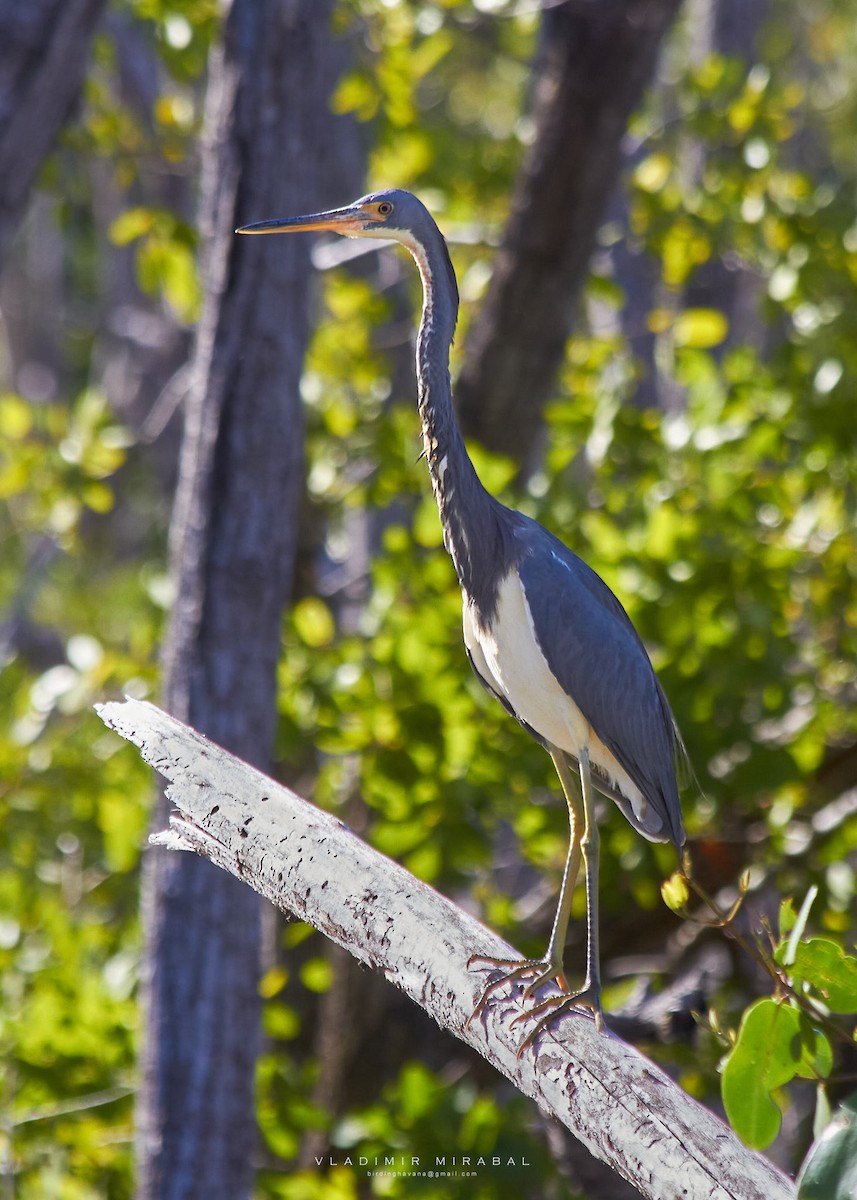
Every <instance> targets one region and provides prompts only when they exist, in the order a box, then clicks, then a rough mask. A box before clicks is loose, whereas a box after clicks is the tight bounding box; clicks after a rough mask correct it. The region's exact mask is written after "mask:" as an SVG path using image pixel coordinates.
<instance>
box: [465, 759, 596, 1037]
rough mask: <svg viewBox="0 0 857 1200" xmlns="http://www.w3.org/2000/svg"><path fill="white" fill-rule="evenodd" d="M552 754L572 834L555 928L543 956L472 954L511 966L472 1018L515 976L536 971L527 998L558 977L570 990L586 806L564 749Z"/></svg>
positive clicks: (491, 985) (483, 960)
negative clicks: (569, 936) (568, 956)
mask: <svg viewBox="0 0 857 1200" xmlns="http://www.w3.org/2000/svg"><path fill="white" fill-rule="evenodd" d="M551 758H552V759H553V764H554V766H555V767H556V772H557V775H559V781H560V783H561V784H562V790H563V793H564V795H565V799H566V803H567V804H568V820H569V827H570V834H569V843H568V854H567V855H566V859H565V869H564V870H563V873H562V885H561V887H560V892H559V902H558V904H557V909H556V915H555V917H554V922H553V928H552V929H551V935H550V941H549V942H548V948H547V951H546V953H545V956H544V958H543V959H494V958H484V957H483V956H482V955H479V954H475V955H473V957H472V958H471V959H470V960H469V962H468V964H467V965H468V966H470V965H471V964H473V963H476V962H478V963H483V964H485V965H486V966H492V967H509V968H510V970H509V971H508V972H506V973H504V974H503V975H501V976H500V978H499V979H495V980H493V981H492V982H491V983H489V984H488V986H487V987H486V989H485V991H484V992H483V993H482V996H481V998H480V1000H479V1003H478V1004H477V1005H476V1008H475V1009H474V1010H473V1014H472V1016H471V1018H470V1020H471V1021H472V1020H473V1017H477V1016H479V1015H480V1013H482V1012H484V1010H485V1008H486V1006H487V1004H488V1002H489V1000H490V999H491V997H492V996H493V995H494V993H495V992H497V991H499V989H500V988H501V987H503V985H504V984H507V983H513V982H514V981H515V980H516V979H522V978H524V977H525V976H527V975H534V976H535V978H534V979H533V980H532V981H531V982H530V983H529V984H528V985H527V987H526V989H525V991H524V996H525V997H526V998H529V997H531V996H533V995H535V993H536V992H537V991H538V989H539V988H540V987H542V985H543V984H545V983H550V981H551V980H552V979H554V980H556V982H557V983H558V984H559V986H560V988H561V989H562V992H563V993H566V992H567V991H568V984H567V983H566V981H565V976H564V974H563V953H564V950H565V936H566V933H567V932H568V921H569V917H570V915H571V902H572V898H573V896H574V885H575V883H576V882H577V875H578V872H579V870H580V861H581V856H582V850H581V831H582V830H584V831H585V827H586V826H585V808H584V807H583V805H582V804H581V798H580V796H579V795H578V792H577V787H576V784H575V781H574V779H573V777H572V775H571V773H570V771H569V769H568V762H567V760H566V757H565V755H564V754H563V752H562V751H561V750H557V751H551ZM561 999H562V996H556V997H552V1001H553V1002H554V1003H556V1002H558V1001H559V1000H561ZM527 1015H529V1014H527ZM516 1020H520V1018H516Z"/></svg>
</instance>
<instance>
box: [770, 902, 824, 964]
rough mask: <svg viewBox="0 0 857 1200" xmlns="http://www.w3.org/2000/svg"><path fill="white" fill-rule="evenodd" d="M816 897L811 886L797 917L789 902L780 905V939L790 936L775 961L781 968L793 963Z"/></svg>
mask: <svg viewBox="0 0 857 1200" xmlns="http://www.w3.org/2000/svg"><path fill="white" fill-rule="evenodd" d="M817 895H818V888H817V887H816V886H815V884H813V886H812V887H811V888H810V889H809V891H808V892H807V894H806V895H805V896H804V900H803V904H802V905H801V906H800V912H799V913H798V914H797V916H795V911H794V906H793V905H792V902H791V900H784V901H783V903H782V904H781V905H780V937H783V938H784V937H786V935H787V934H790V935H791V936H790V937H789V940H788V945H787V946H786V947H785V950H784V952H783V955H782V958H778V959H777V961H778V962H779V963H780V965H781V966H784V967H790V966H791V965H792V963H793V962H794V960H795V952H796V950H797V945H798V942H799V941H800V939H801V938H802V937H803V931H804V930H805V929H806V922H807V920H808V918H809V910H810V909H811V908H812V905H813V902H814V901H815V898H816V896H817ZM786 926H788V928H786Z"/></svg>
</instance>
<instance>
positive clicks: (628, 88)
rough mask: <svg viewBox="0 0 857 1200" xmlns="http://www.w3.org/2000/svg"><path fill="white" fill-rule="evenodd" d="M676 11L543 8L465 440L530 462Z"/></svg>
mask: <svg viewBox="0 0 857 1200" xmlns="http://www.w3.org/2000/svg"><path fill="white" fill-rule="evenodd" d="M679 5H680V0H597V2H593V0H567V3H565V4H559V5H555V6H550V7H546V8H545V12H544V16H543V18H542V45H541V49H540V52H539V56H538V59H537V62H536V64H535V80H536V82H535V93H534V96H535V98H534V118H535V123H536V137H535V141H534V142H533V145H532V147H531V149H530V152H529V154H528V155H527V157H526V159H525V162H524V164H523V167H522V170H521V172H520V174H519V176H518V180H517V183H516V186H515V192H514V195H513V197H512V208H511V214H510V217H509V221H508V224H507V227H506V230H505V233H504V236H503V242H502V245H501V247H500V250H499V252H498V254H497V262H496V265H495V268H494V274H493V276H492V278H491V282H490V284H489V287H488V292H487V295H486V297H485V303H484V304H483V306H482V310H481V312H480V314H479V317H478V318H477V320H476V322H475V324H474V325H473V328H472V331H471V333H470V336H469V338H468V341H467V344H466V346H465V352H464V365H463V368H462V371H461V375H460V377H459V380H458V386H457V397H458V409H459V414H460V417H461V422H462V425H463V427H464V429H465V432H466V433H468V434H470V435H472V436H473V437H476V438H478V439H479V440H480V441H481V442H483V443H484V445H486V446H488V447H490V448H491V449H492V450H496V451H499V452H500V453H503V454H508V455H509V456H510V457H512V458H514V459H515V460H516V461H518V462H520V463H522V464H524V465H525V466H526V464H527V463H528V460H529V458H530V455H531V452H532V449H533V446H534V443H535V440H536V438H537V435H538V431H539V426H540V418H541V412H542V408H543V406H544V404H545V402H546V401H547V399H548V398H549V395H550V390H551V388H552V386H553V382H554V379H555V376H556V371H557V368H558V367H559V364H560V362H561V359H562V355H563V350H564V347H565V343H566V340H567V339H568V336H569V334H570V332H571V328H572V323H573V319H574V307H575V301H576V298H577V296H578V293H579V291H580V288H581V285H582V284H583V282H584V280H585V279H586V272H587V269H588V264H589V257H590V254H591V252H592V248H593V245H594V242H595V236H596V233H597V232H598V227H599V225H600V223H601V221H602V220H603V219H604V214H605V211H606V207H607V202H608V200H609V197H610V193H611V191H612V190H613V188H614V186H615V184H616V179H617V176H618V173H619V169H620V165H621V147H622V139H623V137H624V135H625V130H626V127H627V124H628V119H629V117H630V116H631V114H632V113H633V111H634V109H635V108H636V107H637V106H638V105H639V103H640V100H641V98H642V95H643V91H644V89H645V87H646V85H647V83H648V82H649V80H650V79H651V77H652V74H653V72H654V69H655V64H656V61H657V54H658V49H659V47H660V44H661V39H662V37H663V34H664V32H665V31H666V30H667V29H668V28H669V25H670V24H671V22H672V20H673V18H674V17H675V15H676V12H677V11H678V8H679Z"/></svg>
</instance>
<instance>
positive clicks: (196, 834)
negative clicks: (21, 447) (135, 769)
mask: <svg viewBox="0 0 857 1200" xmlns="http://www.w3.org/2000/svg"><path fill="white" fill-rule="evenodd" d="M99 713H100V715H101V718H102V720H103V721H104V722H105V723H106V724H107V725H109V726H110V727H111V728H113V729H115V730H116V731H117V732H118V733H120V734H121V735H122V737H124V738H126V739H127V740H128V741H131V742H133V743H135V745H137V746H139V747H140V750H141V752H142V754H143V757H144V758H145V759H146V761H147V762H149V763H151V765H152V766H153V767H154V768H155V769H156V770H157V771H159V772H160V773H161V774H162V775H164V776H165V777H166V779H167V780H168V781H169V784H170V786H169V788H168V796H169V798H170V800H171V802H172V803H173V804H174V805H175V807H176V809H178V812H179V815H177V816H173V817H172V818H171V821H170V830H169V831H168V832H165V833H163V834H160V835H156V836H155V837H154V838H153V839H152V840H153V841H156V842H159V843H160V844H162V845H166V846H168V847H171V848H174V849H187V850H194V851H195V852H196V853H198V854H201V855H204V856H205V857H206V858H209V859H211V861H212V862H214V863H216V864H217V865H218V866H220V867H223V868H224V869H225V870H227V871H230V872H231V873H232V874H233V875H237V876H238V877H239V878H241V879H243V880H245V881H246V882H247V883H248V884H249V885H250V886H251V887H253V888H255V889H256V891H257V892H260V893H261V894H262V895H263V896H266V897H267V898H268V899H269V900H271V901H272V903H274V904H276V905H277V906H278V907H279V908H281V909H282V910H283V911H284V912H289V913H292V914H294V915H295V916H298V917H300V918H301V919H302V920H305V921H308V922H309V923H310V924H312V925H314V926H315V927H316V928H317V929H319V930H321V932H322V933H324V934H326V935H327V936H328V937H330V938H332V939H333V940H334V941H335V942H337V943H338V944H339V945H340V946H343V947H345V949H346V950H348V951H349V952H350V953H351V954H353V955H354V956H355V957H356V958H358V959H360V960H361V961H363V962H365V963H368V964H370V965H372V966H373V967H376V968H378V969H379V970H381V971H383V972H384V974H385V975H386V976H387V978H388V979H389V980H390V981H391V982H392V983H395V984H396V986H397V987H399V988H401V989H402V991H404V992H407V994H408V995H409V996H410V997H411V998H412V999H413V1000H415V1001H416V1002H417V1004H419V1005H420V1006H421V1007H422V1008H424V1009H425V1010H426V1011H427V1012H429V1013H430V1014H431V1015H432V1016H433V1017H434V1019H435V1020H436V1021H437V1023H438V1024H439V1025H441V1026H442V1027H443V1028H444V1029H447V1030H449V1031H450V1032H451V1033H453V1034H454V1035H455V1036H456V1037H458V1038H460V1039H461V1040H462V1041H463V1042H466V1043H468V1045H470V1046H473V1047H474V1048H475V1049H476V1050H477V1051H478V1052H479V1053H480V1054H482V1055H483V1056H484V1057H485V1058H486V1059H487V1060H488V1061H489V1062H491V1063H492V1064H493V1065H494V1066H495V1067H496V1068H497V1070H498V1071H501V1072H502V1073H503V1074H504V1075H506V1076H507V1078H509V1079H510V1080H511V1081H512V1082H513V1083H514V1084H515V1086H516V1087H517V1088H519V1089H520V1091H522V1092H523V1093H524V1094H525V1095H527V1096H530V1097H532V1099H534V1100H535V1101H536V1103H537V1104H538V1105H539V1106H540V1107H541V1108H542V1109H543V1110H544V1111H545V1112H546V1113H548V1114H550V1115H551V1116H553V1117H555V1118H556V1119H557V1120H559V1121H561V1122H562V1123H563V1124H564V1125H566V1126H567V1127H568V1128H569V1129H570V1130H571V1132H572V1133H573V1134H574V1135H575V1136H576V1137H578V1138H579V1139H580V1140H581V1141H582V1142H583V1143H584V1144H585V1145H586V1146H587V1147H588V1148H589V1149H590V1150H591V1151H592V1153H593V1154H595V1155H596V1156H597V1157H598V1158H601V1159H603V1160H604V1161H605V1162H607V1163H609V1164H610V1165H611V1166H612V1167H613V1168H615V1170H616V1171H618V1172H619V1174H621V1175H623V1176H624V1177H625V1178H626V1179H628V1180H630V1182H631V1183H633V1184H634V1186H635V1187H637V1188H638V1190H639V1191H640V1192H641V1194H642V1195H643V1196H644V1197H647V1198H649V1200H674V1198H676V1197H682V1198H686V1200H793V1197H794V1187H793V1185H792V1183H791V1182H790V1180H789V1179H787V1178H786V1176H784V1175H783V1174H781V1173H780V1171H778V1170H777V1168H776V1167H774V1166H773V1165H772V1164H771V1163H770V1162H769V1161H768V1160H767V1159H765V1158H764V1157H763V1156H762V1155H760V1154H756V1153H754V1152H753V1151H751V1150H748V1149H747V1148H746V1147H745V1146H743V1145H742V1144H741V1142H740V1141H739V1140H738V1139H737V1138H736V1136H735V1135H734V1134H733V1133H732V1131H731V1130H730V1129H729V1128H728V1127H727V1126H726V1125H724V1124H723V1123H722V1122H721V1121H720V1120H719V1119H718V1118H717V1117H716V1116H715V1115H714V1114H713V1113H711V1112H710V1111H709V1110H708V1109H707V1108H705V1107H703V1106H702V1105H701V1104H699V1103H697V1101H695V1100H693V1099H692V1098H691V1097H690V1096H688V1095H686V1093H685V1092H683V1091H682V1090H681V1088H679V1087H677V1086H676V1084H675V1083H673V1081H672V1080H671V1079H670V1078H669V1077H668V1076H667V1075H665V1074H664V1072H663V1071H661V1070H660V1069H659V1068H658V1067H656V1066H655V1065H654V1064H653V1063H651V1062H649V1061H648V1059H646V1058H644V1057H643V1056H642V1055H640V1054H639V1053H638V1052H637V1051H636V1050H635V1049H634V1048H633V1047H631V1046H629V1045H627V1044H626V1043H624V1042H622V1041H620V1040H619V1039H618V1038H616V1037H614V1036H612V1035H610V1034H607V1033H601V1034H599V1033H596V1031H595V1027H594V1023H593V1021H592V1020H591V1018H590V1017H588V1016H587V1015H585V1014H583V1013H581V1015H580V1016H579V1017H578V1016H577V1015H576V1014H574V1013H572V1014H569V1015H568V1016H567V1017H566V1018H565V1019H564V1020H562V1021H561V1022H557V1025H556V1026H555V1027H554V1028H552V1029H550V1030H548V1031H546V1032H545V1033H543V1034H542V1035H541V1036H540V1037H539V1039H538V1042H537V1045H536V1047H535V1049H534V1050H528V1051H526V1052H525V1053H524V1054H523V1055H522V1057H521V1058H520V1059H518V1057H517V1050H518V1046H519V1044H520V1042H521V1039H522V1037H523V1036H524V1034H525V1033H526V1029H527V1026H526V1025H518V1026H516V1027H515V1028H514V1029H511V1030H510V1028H509V1021H510V1019H511V1018H512V1017H513V1016H514V1015H515V1014H517V1013H519V1012H521V1011H523V1009H522V1005H521V988H520V987H519V986H513V987H510V988H509V994H508V995H506V994H505V993H502V994H501V997H500V998H499V999H498V1000H497V1001H496V1002H494V1003H492V1004H491V1005H490V1006H489V1008H488V1010H487V1012H486V1014H485V1017H484V1019H479V1020H476V1021H474V1022H473V1023H472V1025H471V1026H470V1028H468V1027H467V1019H468V1017H469V1016H470V1014H471V1012H472V1011H473V1008H474V1006H475V1004H476V1002H477V1000H478V998H479V996H480V994H481V989H482V987H483V986H484V982H485V979H486V976H485V974H484V972H475V971H472V970H468V969H467V961H468V959H469V957H470V956H471V955H472V954H484V955H489V956H492V957H498V958H514V957H517V954H516V952H515V951H514V950H513V948H512V947H511V946H509V945H508V944H507V943H506V942H504V941H502V940H501V939H500V938H499V937H497V936H496V934H494V933H492V932H491V931H490V930H488V929H486V928H485V927H484V926H483V925H480V924H479V922H478V921H476V920H474V919H473V918H472V917H470V916H468V915H467V914H466V913H464V912H462V911H461V909H459V908H457V907H456V906H455V905H454V904H452V903H451V902H450V901H449V900H447V899H445V898H444V897H443V896H440V895H439V894H438V893H437V892H434V891H433V890H432V889H431V888H429V887H427V886H426V885H425V884H424V883H421V882H420V881H419V880H417V879H415V878H414V877H413V876H412V875H410V874H408V872H407V871H405V870H404V868H402V867H400V866H398V865H397V864H396V863H394V862H392V861H391V860H390V859H388V858H385V857H384V856H383V855H382V854H379V853H378V852H377V851H375V850H373V849H371V848H370V847H369V846H367V845H366V844H365V842H363V841H361V840H360V838H358V837H357V835H356V834H355V833H353V832H352V831H351V830H350V829H349V828H348V827H347V826H346V825H343V823H342V822H341V821H339V820H337V819H336V817H333V816H331V815H330V814H329V813H326V812H322V811H321V810H320V809H317V808H315V807H314V806H313V805H311V804H309V803H308V802H307V801H305V800H302V799H301V798H300V797H299V796H296V795H295V794H294V793H293V792H290V791H288V790H287V789H286V788H283V787H281V786H280V785H279V784H277V783H274V781H273V780H271V779H268V778H267V777H266V776H264V775H262V774H261V773H260V772H259V771H256V770H254V769H253V768H252V767H249V766H247V765H246V764H245V763H243V762H240V761H239V760H238V759H236V758H234V757H233V756H232V755H230V754H227V753H226V751H224V750H222V749H220V748H219V747H218V746H216V745H214V744H213V743H212V742H209V741H208V740H207V739H206V738H204V737H202V736H201V735H200V734H198V733H196V732H195V731H194V730H192V729H189V728H188V727H187V726H185V725H182V724H181V723H180V722H178V721H176V720H174V719H173V718H172V717H170V716H168V715H167V714H166V713H163V712H161V711H160V709H157V708H155V707H154V706H153V705H151V704H146V703H143V702H141V701H137V700H128V701H126V702H125V703H124V704H119V703H109V704H104V705H101V706H100V707H99Z"/></svg>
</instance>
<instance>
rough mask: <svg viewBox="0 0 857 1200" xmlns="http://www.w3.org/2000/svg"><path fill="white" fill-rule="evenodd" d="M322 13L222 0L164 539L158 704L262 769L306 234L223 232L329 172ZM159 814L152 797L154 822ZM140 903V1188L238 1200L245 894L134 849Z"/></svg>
mask: <svg viewBox="0 0 857 1200" xmlns="http://www.w3.org/2000/svg"><path fill="white" fill-rule="evenodd" d="M331 8H332V0H234V2H233V3H232V5H231V7H230V8H229V10H228V13H227V15H226V17H225V29H224V40H223V46H222V48H220V49H219V50H218V51H217V52H216V53H215V54H214V56H213V62H212V67H211V76H210V84H209V94H208V102H207V112H206V146H205V152H204V160H203V181H202V197H203V199H202V218H201V221H202V232H203V237H204V246H205V264H204V279H205V283H206V289H207V300H206V305H205V311H204V313H203V317H202V320H201V323H200V328H199V331H198V336H197V342H196V348H195V352H194V356H193V359H192V362H191V367H190V380H191V384H190V394H189V396H188V399H187V409H186V425H185V440H184V447H183V452H182V461H181V468H180V479H179V488H178V494H177V498H176V505H175V511H174V516H173V524H172V532H171V555H172V569H173V575H174V579H175V582H176V587H177V599H176V604H175V609H174V612H173V617H172V622H171V627H170V631H169V636H168V641H167V646H166V651H165V667H166V681H165V698H166V705H167V707H168V708H169V710H170V711H171V712H172V713H174V714H175V715H176V716H178V717H180V718H182V719H183V720H186V721H188V722H190V723H191V724H192V725H194V726H195V727H196V728H197V729H200V730H201V731H203V732H204V733H206V734H208V735H209V736H210V737H211V738H212V739H214V740H215V741H217V742H219V743H220V744H222V745H223V746H226V747H228V748H229V749H230V750H232V751H233V752H234V753H236V754H238V755H239V756H240V757H241V758H243V759H245V760H246V761H248V762H250V763H253V764H255V765H258V766H261V767H267V766H268V765H269V761H270V756H271V750H272V742H273V734H274V724H275V713H276V705H275V690H276V688H275V673H276V664H277V659H278V656H279V650H280V627H281V620H282V612H283V607H284V604H285V603H286V600H287V597H288V593H289V589H290V585H291V576H292V570H293V563H294V556H295V545H296V537H297V527H296V526H297V508H298V500H299V495H300V490H301V484H302V478H303V465H302V464H303V459H302V454H303V449H302V419H301V406H300V398H299V392H298V382H299V378H300V372H301V366H302V361H303V354H304V348H305V345H306V341H307V336H308V315H307V309H308V278H309V244H308V241H307V239H304V238H294V239H292V238H271V239H259V238H235V237H233V232H232V231H233V230H234V229H235V227H236V226H237V225H239V224H242V223H246V222H248V221H251V220H254V219H259V218H263V217H269V216H271V215H276V214H282V213H290V212H296V211H306V209H307V208H308V207H310V206H311V207H314V208H318V207H319V206H320V205H323V203H324V202H325V200H329V201H332V200H333V199H334V196H333V195H327V196H326V194H325V193H326V191H328V188H327V187H325V186H324V182H323V181H325V180H329V179H330V176H331V174H332V172H331V171H330V170H328V169H327V164H326V161H325V148H326V147H328V148H331V153H332V154H334V155H336V154H338V152H339V147H338V146H337V144H336V143H337V141H338V139H337V138H336V137H334V136H333V133H334V128H333V127H334V124H335V122H334V119H333V118H332V117H331V115H330V108H329V98H330V92H331V89H332V86H333V83H334V81H335V76H336V73H337V71H336V68H337V65H338V60H339V55H340V51H339V49H338V48H337V47H336V45H335V44H334V43H333V42H332V40H331V36H330V31H329V26H330V14H331ZM335 198H336V199H338V198H339V197H335ZM165 808H166V804H165V801H164V800H163V798H162V799H161V802H160V805H159V811H158V813H157V814H156V824H157V825H159V826H161V827H162V826H163V824H164V820H165ZM143 905H144V922H145V929H146V937H147V948H146V961H145V977H144V1001H145V1044H144V1050H143V1084H142V1093H141V1098H140V1103H139V1113H138V1118H139V1133H138V1156H139V1195H140V1196H141V1197H144V1198H145V1200H156V1198H157V1200H167V1198H175V1200H178V1197H182V1198H183V1200H186V1198H188V1197H205V1200H242V1198H243V1197H246V1196H247V1195H249V1193H250V1189H251V1186H252V1159H253V1150H254V1140H255V1122H254V1114H253V1074H254V1064H255V1057H256V1052H257V1048H258V1043H259V1034H258V1018H259V1000H258V990H257V985H258V974H259V957H260V908H259V901H258V898H257V897H256V896H254V895H253V894H252V893H251V892H250V890H249V889H248V888H245V887H243V886H241V885H240V884H239V883H237V882H236V881H235V880H232V879H229V878H227V877H225V876H224V875H223V874H222V872H219V871H215V870H213V869H212V868H211V867H210V866H209V865H208V864H207V863H205V862H202V861H201V860H197V859H195V858H193V857H191V856H185V855H175V854H166V853H164V852H163V851H158V852H152V853H151V854H150V855H149V856H148V857H147V863H146V871H145V878H144V900H143Z"/></svg>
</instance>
